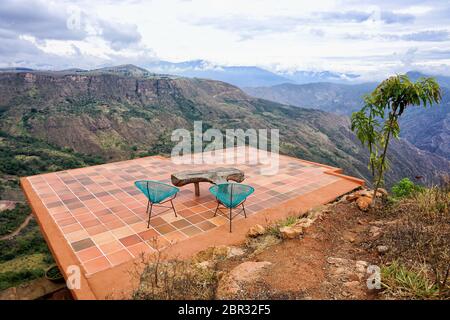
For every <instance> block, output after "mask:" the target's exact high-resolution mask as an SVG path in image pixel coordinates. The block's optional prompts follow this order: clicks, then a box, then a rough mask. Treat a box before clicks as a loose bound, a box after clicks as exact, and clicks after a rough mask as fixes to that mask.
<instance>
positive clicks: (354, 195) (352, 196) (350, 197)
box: [345, 193, 360, 202]
mask: <svg viewBox="0 0 450 320" xmlns="http://www.w3.org/2000/svg"><path fill="white" fill-rule="evenodd" d="M359 197H360V196H359V194H357V193H351V194H349V195H347V196H346V197H345V200H346V201H348V202H353V201H356V200H357V199H358V198H359Z"/></svg>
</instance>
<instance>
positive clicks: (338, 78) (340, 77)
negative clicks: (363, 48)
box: [279, 71, 359, 84]
mask: <svg viewBox="0 0 450 320" xmlns="http://www.w3.org/2000/svg"><path fill="white" fill-rule="evenodd" d="M279 74H280V75H282V76H284V77H286V78H288V79H290V80H292V81H293V82H294V83H296V84H306V83H316V82H332V83H345V82H351V81H355V80H357V79H358V78H359V75H357V74H353V73H339V72H331V71H294V72H280V73H279Z"/></svg>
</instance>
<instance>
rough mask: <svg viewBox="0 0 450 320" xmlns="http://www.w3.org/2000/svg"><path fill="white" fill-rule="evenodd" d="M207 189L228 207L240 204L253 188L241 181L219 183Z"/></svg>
mask: <svg viewBox="0 0 450 320" xmlns="http://www.w3.org/2000/svg"><path fill="white" fill-rule="evenodd" d="M209 191H210V192H211V193H212V194H213V195H214V196H215V197H216V198H217V199H218V200H219V201H220V202H222V204H224V205H225V206H227V207H228V208H234V207H236V206H238V205H239V204H241V202H242V201H244V200H245V199H246V198H247V197H248V196H249V195H251V194H252V193H253V192H254V191H255V189H254V188H253V187H251V186H249V185H246V184H241V183H221V184H218V185H214V186H212V187H211V188H209Z"/></svg>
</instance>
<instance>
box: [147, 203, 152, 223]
mask: <svg viewBox="0 0 450 320" xmlns="http://www.w3.org/2000/svg"><path fill="white" fill-rule="evenodd" d="M152 210H153V203H151V204H150V212H149V213H148V223H147V229H148V228H150V219H151V217H152Z"/></svg>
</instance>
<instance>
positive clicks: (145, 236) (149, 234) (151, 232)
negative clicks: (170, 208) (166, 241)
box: [139, 228, 159, 240]
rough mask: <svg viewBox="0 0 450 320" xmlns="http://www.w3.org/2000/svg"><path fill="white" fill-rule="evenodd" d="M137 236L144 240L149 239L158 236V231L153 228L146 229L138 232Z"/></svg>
mask: <svg viewBox="0 0 450 320" xmlns="http://www.w3.org/2000/svg"><path fill="white" fill-rule="evenodd" d="M139 236H140V237H141V238H142V239H144V240H150V239H151V238H153V237H156V236H159V233H158V232H156V231H155V229H152V228H150V229H148V230H146V231H143V232H140V233H139Z"/></svg>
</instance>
